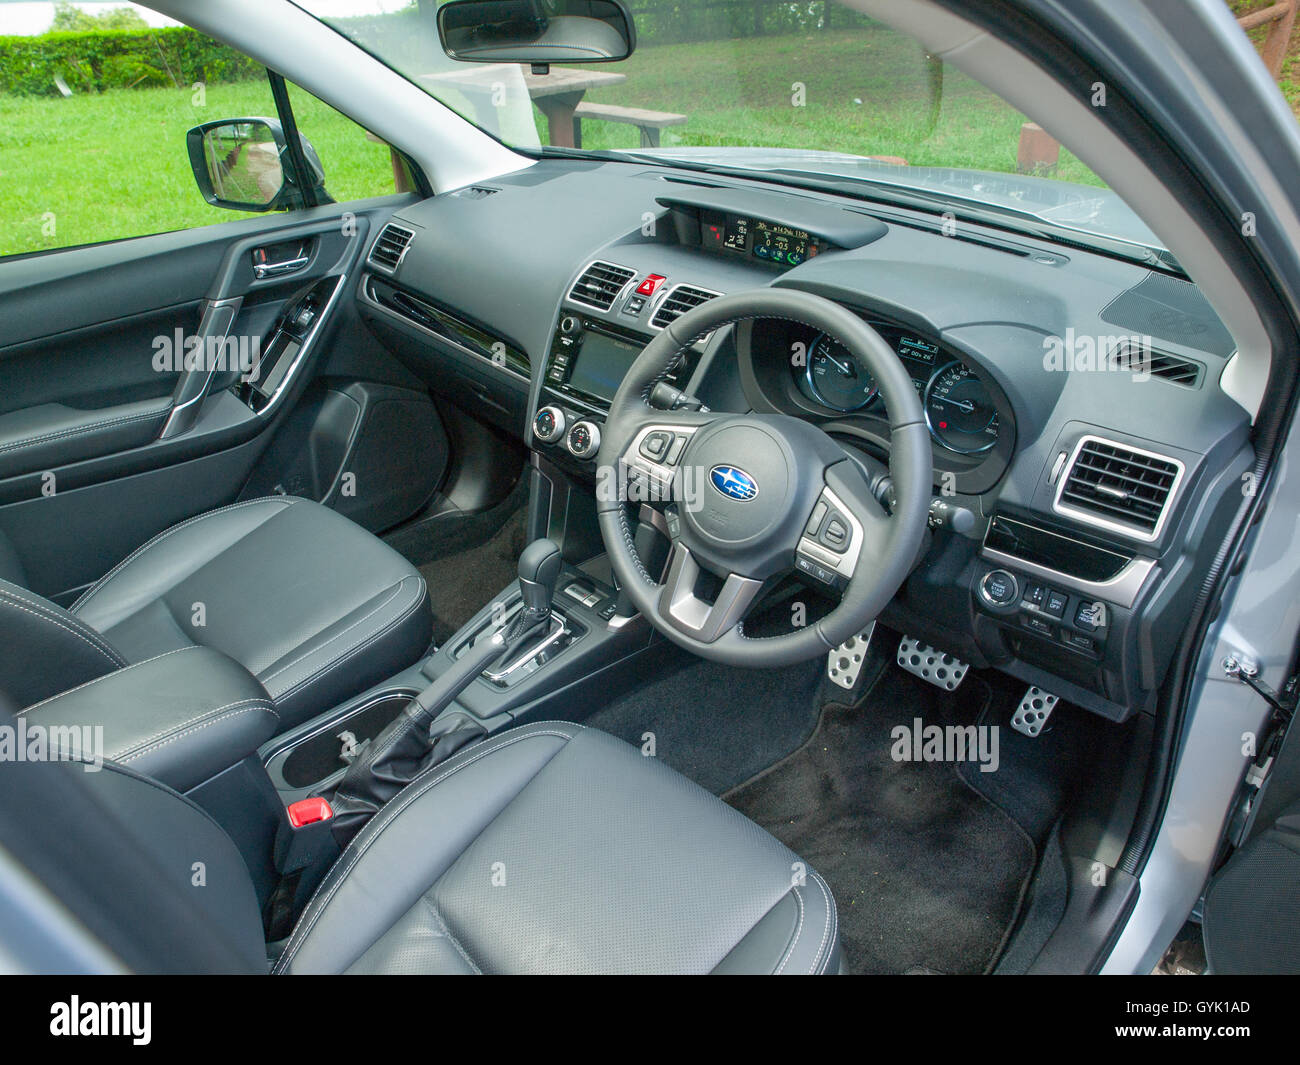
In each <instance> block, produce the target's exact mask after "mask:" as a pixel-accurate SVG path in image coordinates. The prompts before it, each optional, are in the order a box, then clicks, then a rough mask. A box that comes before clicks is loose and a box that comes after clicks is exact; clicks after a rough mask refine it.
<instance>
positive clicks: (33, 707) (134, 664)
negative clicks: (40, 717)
mask: <svg viewBox="0 0 1300 1065" xmlns="http://www.w3.org/2000/svg"><path fill="white" fill-rule="evenodd" d="M197 650H199V645H198V644H193V645H192V646H190V647H177V648H175V649H174V650H171V651H164V652H163V653H162V654H160V655H154V656H153V657H152V658H146V659H143V660H142V661H140V662H132V663H131V664H130V665H129V666H123V667H122V668H121V669H117V670H114V671H113V672H112V673H105V674H104V675H103V676H102V677H96V678H95V679H94V680H88V681H86V682H85V683H83V684H78V685H77V686H76V687H75V688H69V689H68V690H67V691H62V692H59V693H58V694H57V695H51V696H50V697H49V698H47V699H42V700H41V701H40V702H39V703H32V705H31V706H28V707H24V708H23V709H22V710H19V711H18V712H17V713H16V714H14V716H15V717H22V716H23V714H25V713H27V711H28V710H36V709H38V708H40V707H42V706H44V705H45V704H46V703H52V702H54V700H55V699H62V698H63V697H64V696H65V695H71V694H72V693H73V692H79V691H81V689H82V688H89V687H90V686H91V685H92V684H98V683H99V682H100V681H101V680H107V679H108V678H109V677H116V676H119V675H120V674H122V673H125V672H127V670H131V669H137V668H138V667H140V666H147V665H148V664H149V663H150V662H157V661H158V659H160V658H166V657H167V656H168V655H178V654H180V653H181V652H182V651H197Z"/></svg>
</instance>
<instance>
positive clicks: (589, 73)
mask: <svg viewBox="0 0 1300 1065" xmlns="http://www.w3.org/2000/svg"><path fill="white" fill-rule="evenodd" d="M506 65H507V64H501V63H485V64H483V65H482V66H477V67H475V68H473V69H472V70H452V71H444V72H442V73H438V74H425V75H422V77H423V78H424V79H426V80H428V81H441V82H448V83H451V84H455V83H456V82H460V83H461V84H464V85H470V86H474V87H476V88H480V89H481V88H486V87H489V86H491V85H492V84H493V83H494V82H497V81H500V80H501V70H502V68H503V67H504V66H506ZM522 69H523V77H524V86H525V87H526V88H527V89H528V96H529V99H531V100H532V101H533V103H535V104H536V105H537V107H538V110H540V111H541V112H542V114H543V115H545V116H546V132H547V136H548V138H549V140H550V142H551V143H552V144H553V145H555V146H556V147H557V148H573V147H575V146H576V145H575V144H574V137H573V119H574V111H575V109H576V108H577V106H578V104H580V103H582V98H583V97H584V96H586V95H587V91H588V90H590V89H597V88H600V87H601V86H602V85H619V84H622V83H623V82H625V81H627V75H626V74H615V73H614V72H613V71H609V70H588V69H584V68H582V67H554V66H553V67H551V69H550V73H548V74H534V73H533V72H532V70H531V69H529V68H528V67H527V66H526V65H523V66H522Z"/></svg>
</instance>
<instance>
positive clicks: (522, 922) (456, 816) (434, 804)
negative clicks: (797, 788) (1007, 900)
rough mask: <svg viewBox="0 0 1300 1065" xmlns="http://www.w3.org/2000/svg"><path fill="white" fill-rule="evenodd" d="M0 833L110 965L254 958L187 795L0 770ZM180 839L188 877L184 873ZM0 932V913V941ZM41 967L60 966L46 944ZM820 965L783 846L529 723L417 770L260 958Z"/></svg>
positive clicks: (258, 961) (826, 921) (609, 749)
mask: <svg viewBox="0 0 1300 1065" xmlns="http://www.w3.org/2000/svg"><path fill="white" fill-rule="evenodd" d="M91 807H93V809H91ZM97 818H102V820H100V819H97ZM0 847H3V848H4V850H7V851H8V852H9V853H10V854H12V855H13V856H14V857H16V858H17V859H18V861H19V862H20V863H22V864H25V865H26V866H27V867H28V869H29V870H31V871H32V872H33V874H34V875H36V876H37V878H38V879H40V880H41V881H43V882H44V883H45V885H46V886H47V888H49V890H50V891H51V892H52V893H53V894H54V895H55V896H56V897H57V898H58V899H60V900H61V901H62V902H63V903H64V904H65V906H66V907H67V908H68V909H69V910H71V911H72V912H73V913H74V914H76V915H77V917H78V919H79V920H80V921H82V922H83V924H84V925H85V927H86V928H89V929H91V930H92V931H94V932H95V933H96V934H97V936H98V938H99V939H100V941H101V942H102V943H104V945H105V946H107V947H108V949H109V951H110V953H112V954H113V955H115V956H116V957H117V958H118V959H120V960H121V962H122V963H124V964H125V966H126V967H128V968H131V969H135V970H147V971H169V972H194V971H214V970H219V971H242V972H266V971H267V969H268V962H267V957H266V952H265V945H264V944H263V942H262V936H261V922H260V920H259V914H258V906H257V900H256V898H255V897H254V893H253V888H252V884H251V882H250V881H249V878H248V874H247V871H246V869H245V867H244V865H243V861H242V859H241V858H240V855H239V853H238V852H237V851H236V850H235V848H234V845H233V844H232V843H231V842H230V840H229V838H228V837H226V836H225V835H224V834H223V833H222V832H221V830H220V829H219V828H218V827H217V825H216V824H215V822H213V821H212V820H211V819H210V818H208V816H207V815H206V814H205V813H203V812H202V811H201V810H200V809H199V808H198V807H197V806H195V805H194V804H193V803H191V802H190V801H189V800H188V799H185V798H183V797H181V796H179V795H177V794H176V793H175V792H172V791H170V790H168V789H166V788H164V787H162V786H161V785H159V784H157V783H156V782H154V781H151V780H149V779H148V778H146V777H141V776H138V775H136V774H134V773H131V772H130V771H129V770H123V769H121V768H119V767H113V766H111V765H109V764H106V765H105V768H104V771H102V772H99V773H93V774H83V773H81V772H80V771H79V767H77V766H75V765H68V764H57V765H51V764H49V763H45V764H39V765H38V764H34V763H22V764H19V765H14V766H10V767H4V768H0ZM196 854H199V855H202V857H203V861H204V863H205V869H206V886H205V887H204V889H203V890H202V891H195V890H194V889H193V887H192V885H191V863H192V862H193V861H194V856H195V855H196ZM145 870H149V871H150V872H149V875H144V872H145ZM137 873H138V874H139V875H137ZM3 928H4V922H3V921H2V920H0V946H8V942H7V940H6V939H5V937H4V936H3ZM31 931H32V930H31V929H30V928H28V929H25V932H26V933H27V935H26V939H25V940H24V943H27V942H29V941H30V940H31V938H32V936H31V934H30V933H31ZM48 954H49V949H48V948H44V947H42V948H37V949H35V950H34V951H33V952H32V956H31V957H29V958H28V960H27V961H26V963H25V967H27V968H32V969H39V968H43V967H46V966H47V963H46V962H45V961H44V959H45V958H46V956H47V955H48ZM32 957H34V958H35V960H34V961H33V960H31V958H32ZM56 964H61V965H63V967H64V969H65V971H67V970H68V969H70V968H71V969H72V970H74V971H76V969H77V966H70V965H69V963H68V962H67V961H66V960H65V958H64V957H60V958H59V959H57V960H55V961H51V962H49V963H48V965H49V967H53V966H54V965H56ZM839 966H840V947H839V938H838V929H837V924H836V913H835V903H834V901H833V899H832V897H831V893H830V891H829V890H828V889H827V887H826V884H825V882H824V881H823V880H822V879H821V877H819V876H818V875H817V874H816V873H815V872H813V871H812V870H811V869H807V868H806V867H805V866H804V864H803V863H802V862H801V861H800V860H799V859H798V858H797V857H796V856H795V855H794V854H793V853H791V852H790V851H789V850H788V849H787V848H786V847H784V846H783V845H782V844H781V843H779V842H777V841H776V840H775V839H773V838H772V837H771V836H769V835H768V834H767V833H766V832H764V831H763V830H762V829H760V828H759V827H758V826H757V825H755V824H753V823H752V822H751V821H749V820H747V819H746V818H745V817H744V816H742V815H741V814H740V813H738V812H737V811H735V810H733V809H732V808H731V807H729V806H727V805H725V804H724V803H723V802H722V801H721V800H719V799H717V798H715V797H714V796H713V795H711V794H709V793H708V792H706V791H704V790H703V789H702V788H700V787H698V786H697V785H695V784H693V783H691V782H690V781H688V780H686V779H685V778H684V777H682V776H680V775H679V774H677V773H676V772H674V771H673V770H671V769H669V768H667V767H666V766H664V765H663V764H662V763H660V762H658V761H657V760H656V759H654V758H646V757H643V756H642V755H641V753H640V751H638V750H637V749H636V748H633V747H630V746H628V745H627V744H625V743H622V742H621V741H619V740H615V739H613V738H612V737H610V736H608V735H605V734H604V733H600V732H597V731H595V730H593V729H584V728H583V727H581V726H579V725H574V724H570V723H566V722H543V723H539V724H533V725H525V726H521V727H518V728H514V729H509V730H507V731H505V732H502V733H499V734H497V735H495V736H491V737H488V738H486V739H484V740H483V741H481V742H480V743H479V744H477V745H474V746H471V747H468V748H466V749H465V750H463V751H461V752H460V753H459V754H457V755H456V756H454V757H453V758H451V759H449V760H448V761H446V762H444V763H442V764H441V765H437V766H434V767H433V768H431V769H429V770H427V771H426V772H425V773H424V774H422V775H421V776H418V777H416V778H415V780H414V781H413V782H412V783H411V784H410V785H409V786H408V787H407V788H406V789H404V790H403V791H402V792H400V793H399V794H398V796H397V797H396V798H395V799H393V800H392V801H391V802H390V803H389V804H388V805H387V806H385V807H384V808H383V810H382V811H381V812H380V813H379V814H378V815H377V816H376V817H375V818H374V819H373V820H372V821H371V822H370V823H369V824H368V825H367V826H366V827H365V828H364V829H362V831H361V832H360V833H359V834H358V835H357V836H356V837H355V839H353V841H352V842H351V844H349V846H348V847H347V849H346V850H344V852H343V854H342V855H341V856H340V858H339V859H338V861H337V862H336V863H335V865H334V867H333V869H332V870H331V872H330V873H329V874H328V875H327V877H326V879H325V880H324V882H323V883H322V884H321V886H320V888H319V890H318V891H317V892H316V895H315V897H314V899H313V900H312V902H311V903H310V904H309V905H308V907H307V909H306V911H305V912H304V913H303V915H302V917H301V918H300V919H299V921H298V923H297V927H296V929H295V931H294V932H293V934H292V936H291V937H290V939H289V941H288V943H287V945H286V947H285V948H284V950H283V951H282V953H281V954H280V957H279V960H278V963H277V964H276V965H275V971H276V972H283V973H391V974H400V973H709V972H714V973H783V974H792V973H809V974H814V973H817V974H820V973H834V972H837V971H838V970H839Z"/></svg>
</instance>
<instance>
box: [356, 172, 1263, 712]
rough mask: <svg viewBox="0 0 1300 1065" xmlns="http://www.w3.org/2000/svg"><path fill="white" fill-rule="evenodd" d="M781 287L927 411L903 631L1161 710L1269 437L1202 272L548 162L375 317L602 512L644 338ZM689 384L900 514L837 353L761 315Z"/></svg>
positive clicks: (405, 251) (1095, 701)
mask: <svg viewBox="0 0 1300 1065" xmlns="http://www.w3.org/2000/svg"><path fill="white" fill-rule="evenodd" d="M764 287H772V288H787V287H789V288H798V289H802V290H804V291H808V292H812V293H815V294H817V295H820V296H823V297H825V298H827V299H830V300H833V301H835V302H837V303H839V304H840V305H841V306H843V307H845V308H847V309H849V310H851V311H852V312H854V313H855V314H857V315H859V316H860V317H861V318H862V319H863V320H864V321H866V322H867V323H868V324H869V325H871V326H872V327H873V328H874V329H875V330H876V331H877V332H878V333H880V335H881V336H882V337H883V338H884V340H885V341H886V343H888V344H889V346H890V347H891V349H892V350H893V351H894V353H895V355H897V357H898V358H899V360H900V362H901V364H902V365H903V366H904V367H905V368H906V369H907V372H908V374H909V376H910V378H911V380H912V383H913V386H914V387H915V389H916V391H917V395H918V397H919V398H920V400H921V403H922V408H923V410H924V414H925V418H926V422H927V425H928V428H929V432H930V436H931V439H932V444H933V447H932V453H933V463H934V469H933V484H934V498H933V500H932V504H931V508H930V518H931V520H930V530H929V533H928V534H927V540H926V543H925V545H924V548H923V553H922V555H921V557H920V558H918V560H917V565H916V568H915V570H914V571H913V573H912V576H911V577H910V578H909V579H908V580H907V582H906V583H905V584H904V586H903V588H902V590H901V591H900V592H899V594H898V595H897V596H896V598H895V600H894V601H893V602H892V603H891V604H890V605H889V606H888V607H887V608H886V610H885V612H884V613H883V614H882V620H883V621H885V622H886V623H887V624H888V625H889V626H890V627H892V628H894V629H896V630H897V631H899V632H903V633H906V634H908V635H909V636H910V637H911V638H912V639H914V640H920V641H923V642H927V643H929V644H930V645H932V646H934V647H936V648H941V649H943V650H945V651H948V652H950V653H951V654H953V655H955V656H956V657H958V658H960V659H961V660H962V661H965V662H969V663H971V664H974V665H977V666H994V667H996V668H999V669H1001V670H1003V671H1004V672H1006V673H1008V674H1010V675H1012V676H1014V677H1017V678H1019V679H1022V680H1024V681H1025V682H1026V683H1028V684H1033V685H1039V686H1041V687H1043V688H1044V689H1046V690H1048V691H1051V692H1053V693H1055V694H1058V695H1059V696H1061V697H1062V698H1066V699H1069V700H1070V701H1072V702H1074V703H1076V704H1077V705H1079V706H1082V707H1084V708H1086V709H1089V710H1092V711H1094V712H1095V713H1098V714H1101V715H1103V716H1106V717H1109V718H1112V719H1115V720H1122V719H1125V718H1127V717H1128V716H1130V715H1131V714H1133V713H1137V712H1142V711H1144V710H1150V709H1151V707H1152V705H1153V701H1154V699H1155V693H1156V691H1157V690H1158V687H1159V684H1160V681H1161V679H1162V677H1163V676H1164V672H1165V670H1166V669H1167V667H1168V664H1169V659H1170V655H1171V653H1172V648H1173V647H1174V645H1175V643H1176V638H1177V636H1178V634H1179V633H1181V631H1182V623H1183V619H1184V618H1185V616H1186V612H1187V609H1188V607H1189V605H1190V603H1191V601H1192V599H1193V598H1194V596H1195V594H1196V580H1195V574H1196V573H1197V572H1198V570H1199V571H1201V572H1203V566H1204V565H1205V564H1206V563H1207V556H1208V553H1210V552H1212V551H1213V549H1214V547H1215V546H1216V545H1217V544H1218V543H1219V542H1221V536H1220V533H1221V531H1222V529H1224V528H1225V527H1226V524H1227V522H1228V521H1229V520H1230V517H1231V514H1232V512H1233V510H1234V508H1235V506H1236V505H1237V503H1238V502H1239V500H1240V484H1241V475H1242V474H1243V473H1244V472H1246V471H1247V470H1249V469H1250V467H1251V464H1252V463H1253V451H1252V449H1251V446H1250V424H1249V419H1248V417H1247V416H1246V414H1245V412H1244V411H1242V410H1241V409H1240V408H1239V407H1238V406H1237V405H1236V404H1235V403H1233V402H1232V401H1231V400H1230V399H1229V398H1228V397H1227V396H1226V395H1225V394H1224V393H1223V391H1222V390H1221V389H1220V388H1219V387H1218V380H1219V377H1220V376H1221V375H1222V373H1223V372H1224V369H1225V367H1226V366H1227V364H1228V362H1229V360H1230V359H1231V357H1232V355H1233V345H1232V341H1231V338H1230V337H1229V336H1227V333H1226V330H1224V329H1223V326H1222V323H1220V322H1219V320H1218V319H1217V317H1215V316H1214V313H1213V311H1212V309H1211V308H1210V305H1209V303H1208V301H1206V299H1205V298H1204V296H1203V295H1202V294H1201V293H1200V292H1199V290H1197V289H1196V288H1195V286H1193V285H1191V284H1190V283H1189V282H1187V281H1185V280H1183V279H1181V278H1179V277H1177V276H1175V275H1173V274H1169V273H1161V272H1158V271H1153V270H1151V269H1148V268H1147V267H1144V266H1140V265H1136V264H1133V263H1130V262H1127V261H1122V260H1118V259H1113V258H1109V257H1106V256H1103V255H1099V254H1095V253H1092V252H1089V251H1087V250H1084V249H1081V248H1077V247H1065V246H1062V245H1059V244H1053V243H1048V242H1045V241H1039V240H1035V239H1033V238H1030V237H1026V236H1023V235H1019V234H1014V235H1013V234H1010V233H1007V232H1005V231H1001V230H996V229H993V228H989V227H977V226H974V225H970V224H965V225H963V226H962V227H961V228H960V229H959V231H958V232H957V234H956V235H954V234H953V233H952V232H951V231H950V230H949V229H945V227H944V226H943V225H942V220H941V219H939V218H937V217H935V216H932V215H926V214H924V213H921V212H918V211H914V210H909V209H905V208H902V207H898V206H894V205H884V204H880V203H870V202H867V201H863V200H859V199H851V198H848V197H844V196H839V195H834V194H830V193H821V192H814V191H811V190H807V189H791V188H783V187H780V186H776V185H773V184H771V183H766V182H759V181H754V182H748V181H744V180H741V179H738V178H733V177H730V176H727V177H716V178H715V177H714V176H713V175H704V176H702V175H699V174H695V173H689V172H686V171H675V170H673V169H671V168H668V167H661V166H641V165H639V164H635V163H607V162H594V161H591V162H589V161H582V160H559V159H548V160H542V161H540V162H538V163H536V164H534V165H533V166H531V167H528V168H527V169H525V170H523V171H520V172H519V173H517V174H511V175H505V176H503V177H500V178H496V179H493V180H492V181H491V182H487V183H484V184H482V185H478V186H473V187H471V188H467V189H462V190H457V191H455V192H451V193H445V194H442V195H439V196H436V197H433V198H430V199H426V200H423V201H420V202H416V203H413V204H411V205H409V206H406V207H403V208H402V209H400V210H399V211H398V212H397V213H396V215H395V216H394V217H393V219H392V220H391V221H390V223H389V224H388V226H386V227H384V229H383V231H382V232H381V233H380V234H379V235H378V237H377V238H376V240H375V242H374V244H373V245H372V248H371V251H370V253H369V256H368V259H367V264H366V270H365V271H364V272H363V276H362V277H361V278H360V279H359V280H358V288H357V293H358V295H357V302H358V308H359V311H360V313H361V315H362V317H363V319H365V320H366V321H367V323H368V324H369V325H370V327H371V329H372V331H373V332H374V335H375V336H376V337H377V338H378V339H379V341H380V342H381V343H383V344H384V345H385V346H387V347H388V348H390V349H391V350H392V351H394V352H395V353H396V354H397V355H398V356H399V358H401V359H402V360H403V361H404V362H405V363H406V364H407V366H408V367H409V368H410V369H411V370H412V371H413V372H415V373H417V374H419V375H420V376H421V377H423V378H424V379H425V380H426V381H427V382H428V384H429V387H430V388H431V390H433V391H434V392H435V393H436V394H440V395H442V396H443V397H444V398H446V399H448V400H449V401H451V402H454V403H457V404H459V405H461V406H463V407H465V408H466V409H468V410H471V412H472V413H474V414H475V415H476V416H477V417H480V418H483V419H485V420H488V421H491V422H494V423H495V424H497V425H498V426H499V427H500V428H501V429H502V430H503V431H505V432H508V433H511V434H513V435H515V436H517V437H518V438H520V439H521V440H523V441H524V442H525V443H526V444H528V446H529V447H531V449H532V451H533V454H534V465H535V467H536V468H537V469H538V470H539V471H542V472H543V473H544V476H545V477H546V478H547V479H549V480H551V481H553V482H559V481H563V482H564V483H565V484H566V485H567V486H568V488H569V489H571V490H572V491H573V492H575V493H578V494H582V493H587V494H593V493H594V483H595V463H594V458H595V455H596V452H597V451H598V450H599V444H600V434H601V429H602V427H603V424H604V417H605V414H606V412H607V410H608V407H609V401H610V398H611V397H612V395H613V394H614V392H615V390H616V389H617V387H618V384H619V383H620V381H621V380H622V377H623V374H624V373H625V372H626V370H627V367H628V366H630V365H631V362H632V360H633V359H635V357H636V355H637V353H638V352H639V351H640V350H641V348H642V347H644V346H645V344H647V343H648V342H649V341H650V340H651V339H653V337H654V336H655V335H656V334H657V333H658V332H659V331H660V330H662V329H663V328H665V327H666V326H667V325H668V324H670V323H671V322H672V321H674V320H675V319H676V318H677V317H679V316H680V315H681V314H684V313H686V312H687V311H688V310H690V309H691V308H692V307H694V306H697V305H699V304H700V303H703V302H706V301H708V300H709V299H713V298H715V297H717V296H720V295H723V294H727V293H731V292H739V291H751V290H755V289H761V288H764ZM412 308H414V310H412ZM1080 338H1083V339H1084V340H1087V341H1089V343H1090V344H1091V347H1090V348H1089V349H1088V351H1086V352H1084V353H1083V354H1082V355H1081V353H1080V352H1081V348H1080V344H1079V339H1080ZM1126 344H1140V345H1141V347H1142V350H1143V352H1144V360H1143V362H1142V365H1141V367H1138V368H1137V369H1140V370H1143V372H1141V373H1139V372H1136V370H1135V367H1134V365H1133V363H1132V361H1131V359H1129V360H1128V361H1125V360H1124V359H1122V358H1121V357H1120V355H1121V353H1122V352H1123V351H1124V350H1129V349H1126V348H1125V347H1124V345H1126ZM1063 345H1073V346H1072V347H1070V348H1069V350H1068V351H1065V352H1064V353H1062V350H1061V349H1062V346H1063ZM1083 355H1086V356H1087V357H1086V358H1085V357H1083ZM669 383H670V384H671V385H672V386H674V387H676V388H677V389H679V390H681V391H684V392H687V393H689V394H691V395H692V396H694V397H696V398H698V399H699V401H700V402H702V403H704V404H706V405H707V406H709V407H710V408H711V409H713V410H720V411H736V412H750V411H753V412H772V413H781V414H787V415H791V416H794V417H798V418H802V419H805V420H808V421H810V422H813V423H815V424H817V425H818V426H820V427H821V428H822V429H823V430H825V431H826V432H827V433H828V434H830V435H831V436H832V437H833V438H834V439H836V440H837V441H839V442H840V443H841V445H842V446H843V448H844V450H845V452H846V454H848V455H849V456H850V457H852V458H854V459H855V460H856V461H859V462H860V464H862V465H863V467H864V469H867V470H868V471H870V472H871V474H872V476H873V477H874V478H875V481H874V483H875V484H878V485H879V486H880V488H881V491H880V493H879V498H881V500H882V502H884V503H885V505H886V506H888V482H889V478H888V463H889V458H890V441H889V423H888V411H887V410H886V409H885V407H884V404H883V402H882V399H881V397H880V396H879V394H878V391H877V388H876V383H875V382H874V381H873V380H872V379H871V375H870V373H869V372H868V371H867V370H866V368H865V367H864V366H862V365H860V364H858V363H857V361H856V360H855V359H854V358H853V357H852V356H851V354H850V353H849V352H848V351H847V350H846V349H845V348H844V347H843V346H842V345H841V344H840V343H839V341H838V340H837V339H836V338H835V337H833V336H827V335H824V334H821V333H818V332H816V331H815V330H811V329H809V328H807V327H805V326H803V325H800V324H799V323H797V322H792V321H786V320H782V319H769V318H760V319H757V320H753V321H746V322H742V323H738V324H737V325H736V326H734V327H730V328H727V329H721V330H717V331H716V332H715V333H714V334H712V335H710V336H708V337H702V338H698V339H697V341H696V343H695V344H694V345H693V346H692V347H691V349H690V350H689V351H688V352H687V355H686V358H685V359H684V360H683V362H682V363H681V365H679V366H678V367H677V368H676V370H675V372H674V374H673V375H672V378H671V380H670V381H669ZM809 588H810V590H811V591H812V592H813V593H814V594H823V593H825V594H831V593H830V591H829V590H828V589H824V588H819V587H818V586H817V583H816V581H815V580H811V581H810V582H809Z"/></svg>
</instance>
